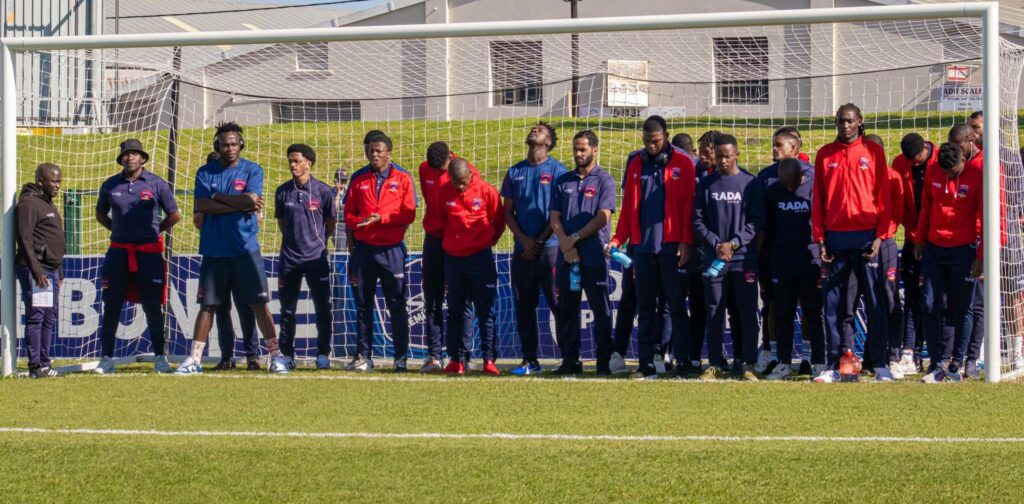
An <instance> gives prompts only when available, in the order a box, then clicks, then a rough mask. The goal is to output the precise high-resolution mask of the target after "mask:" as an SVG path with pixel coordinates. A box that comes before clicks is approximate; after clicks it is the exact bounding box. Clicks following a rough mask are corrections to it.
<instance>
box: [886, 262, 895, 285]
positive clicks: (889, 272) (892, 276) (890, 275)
mask: <svg viewBox="0 0 1024 504" xmlns="http://www.w3.org/2000/svg"><path fill="white" fill-rule="evenodd" d="M885 278H888V279H889V281H890V282H895V281H896V267H895V266H890V267H889V269H888V270H886V271H885Z"/></svg>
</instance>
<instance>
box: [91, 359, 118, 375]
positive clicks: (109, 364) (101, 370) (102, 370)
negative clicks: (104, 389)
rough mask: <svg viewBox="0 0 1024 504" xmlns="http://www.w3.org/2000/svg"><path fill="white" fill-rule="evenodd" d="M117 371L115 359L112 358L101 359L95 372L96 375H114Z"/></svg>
mask: <svg viewBox="0 0 1024 504" xmlns="http://www.w3.org/2000/svg"><path fill="white" fill-rule="evenodd" d="M115 371H116V369H115V368H114V359H111V358H110V357H103V358H101V359H100V363H99V364H97V365H96V369H94V370H93V372H95V373H96V374H104V375H105V374H114V372H115Z"/></svg>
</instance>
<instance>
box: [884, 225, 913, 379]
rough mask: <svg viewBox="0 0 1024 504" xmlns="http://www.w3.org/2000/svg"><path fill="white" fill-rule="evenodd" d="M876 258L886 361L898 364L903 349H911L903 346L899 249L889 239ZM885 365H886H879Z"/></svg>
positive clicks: (893, 241)
mask: <svg viewBox="0 0 1024 504" xmlns="http://www.w3.org/2000/svg"><path fill="white" fill-rule="evenodd" d="M878 258H879V263H880V266H881V267H880V268H879V269H878V273H879V282H881V283H882V291H883V292H884V294H885V295H884V297H883V298H882V301H883V302H884V303H885V314H886V346H887V347H888V349H889V353H888V360H889V362H898V361H899V360H900V358H902V354H903V349H904V348H913V347H912V346H911V347H905V346H904V339H905V337H904V333H903V317H904V309H903V301H902V300H901V299H900V274H899V269H900V268H899V258H900V252H899V247H897V246H896V240H894V239H892V238H890V239H888V240H884V241H882V245H881V246H880V247H879V249H878ZM885 364H887V363H881V364H879V365H885Z"/></svg>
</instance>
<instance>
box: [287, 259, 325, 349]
mask: <svg viewBox="0 0 1024 504" xmlns="http://www.w3.org/2000/svg"><path fill="white" fill-rule="evenodd" d="M303 278H305V279H306V285H307V286H309V297H310V298H311V299H312V300H313V311H314V312H315V314H316V351H317V355H331V325H332V324H333V315H332V314H331V267H330V265H329V264H328V263H327V256H326V255H324V256H323V257H321V258H319V259H317V260H315V261H310V262H307V263H305V264H301V265H298V266H293V267H291V268H287V269H283V268H282V270H281V272H280V276H279V277H278V290H277V293H278V296H280V299H281V330H280V337H279V338H278V340H279V341H280V345H281V353H282V354H284V355H287V356H289V357H295V309H296V307H297V306H298V304H299V292H300V291H301V289H302V279H303Z"/></svg>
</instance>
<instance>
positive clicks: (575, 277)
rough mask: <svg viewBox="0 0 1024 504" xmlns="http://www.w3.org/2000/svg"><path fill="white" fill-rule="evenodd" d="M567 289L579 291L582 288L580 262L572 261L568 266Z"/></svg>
mask: <svg viewBox="0 0 1024 504" xmlns="http://www.w3.org/2000/svg"><path fill="white" fill-rule="evenodd" d="M569 290H571V291H573V292H579V291H581V290H583V285H581V284H580V263H572V266H570V267H569Z"/></svg>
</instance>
